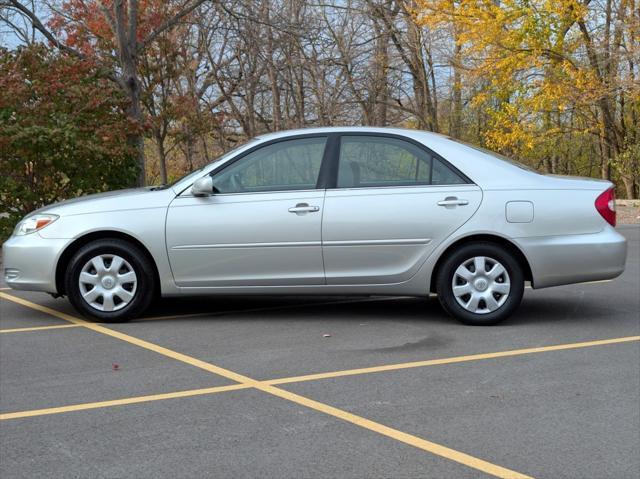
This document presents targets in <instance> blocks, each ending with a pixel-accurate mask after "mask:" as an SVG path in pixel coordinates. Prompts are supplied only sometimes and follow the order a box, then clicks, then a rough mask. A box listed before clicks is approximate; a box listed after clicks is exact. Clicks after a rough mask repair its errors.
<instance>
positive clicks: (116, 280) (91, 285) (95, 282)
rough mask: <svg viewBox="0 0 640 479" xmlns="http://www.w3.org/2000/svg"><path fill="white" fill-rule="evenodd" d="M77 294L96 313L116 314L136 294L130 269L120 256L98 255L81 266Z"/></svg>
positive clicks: (134, 275)
mask: <svg viewBox="0 0 640 479" xmlns="http://www.w3.org/2000/svg"><path fill="white" fill-rule="evenodd" d="M78 286H79V288H80V294H81V295H82V298H83V299H84V300H85V301H86V303H87V304H88V305H89V306H91V307H92V308H94V309H97V310H98V311H107V312H109V311H117V310H119V309H122V308H124V307H125V306H127V305H128V304H129V303H131V301H132V300H133V298H134V297H135V295H136V290H137V286H138V278H137V276H136V272H135V271H134V269H133V267H132V266H131V265H130V264H129V263H128V262H127V261H126V260H125V259H124V258H121V257H120V256H117V255H114V254H101V255H98V256H95V257H93V258H91V259H90V260H89V261H87V263H86V264H85V265H84V266H83V268H82V270H81V271H80V277H79V279H78Z"/></svg>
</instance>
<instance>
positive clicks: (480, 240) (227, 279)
mask: <svg viewBox="0 0 640 479" xmlns="http://www.w3.org/2000/svg"><path fill="white" fill-rule="evenodd" d="M614 200H615V198H614V190H613V185H612V184H611V183H610V182H608V181H602V180H595V179H589V178H573V177H563V176H553V175H542V174H539V173H536V172H534V171H532V170H529V169H527V168H526V167H524V166H522V165H519V164H517V163H515V162H512V161H510V160H508V159H506V158H503V157H501V156H499V155H497V154H494V153H491V152H488V151H485V150H482V149H479V148H476V147H473V146H470V145H466V144H463V143H460V142H458V141H455V140H453V139H450V138H447V137H445V136H441V135H438V134H434V133H428V132H423V131H415V130H402V129H390V128H318V129H307V130H297V131H288V132H278V133H273V134H269V135H264V136H261V137H258V138H255V139H253V140H251V141H249V142H248V143H246V144H245V145H243V146H241V147H239V148H237V149H236V150H234V151H231V152H229V153H228V154H226V155H224V156H223V157H222V158H220V159H219V160H218V161H216V162H214V163H211V164H209V165H207V166H205V167H204V168H202V169H200V170H197V171H194V172H192V173H190V174H189V175H187V176H185V177H184V178H182V179H180V180H178V181H177V182H175V183H174V184H172V185H167V186H162V187H146V188H138V189H130V190H122V191H114V192H109V193H102V194H97V195H90V196H86V197H81V198H76V199H73V200H68V201H63V202H60V203H56V204H53V205H50V206H47V207H45V208H42V209H40V210H38V211H35V212H33V213H31V214H30V215H28V216H27V217H26V218H25V219H23V220H22V221H21V222H20V223H19V224H18V225H17V226H16V229H15V232H14V234H13V235H12V236H11V238H9V239H8V240H7V241H6V242H5V243H4V245H3V255H4V278H5V281H6V283H7V285H8V286H10V287H11V288H14V289H20V290H32V291H44V292H48V293H52V294H54V295H66V296H67V297H68V298H69V300H70V301H71V303H72V304H73V305H74V307H75V308H76V309H77V310H78V311H80V312H81V313H83V314H84V315H87V316H90V317H92V318H95V319H97V320H99V321H123V320H128V319H131V318H135V317H137V316H139V315H141V314H142V313H143V312H144V311H145V309H147V307H148V306H149V305H150V304H151V302H152V301H153V299H154V298H155V297H157V296H158V295H162V296H167V297H168V296H178V295H204V294H214V295H231V294H270V295H272V294H283V295H295V294H305V295H307V294H318V295H402V296H408V295H412V296H427V295H429V293H431V292H435V293H437V294H438V297H439V300H440V302H441V304H442V306H443V308H444V309H445V310H446V311H447V312H448V313H449V314H450V315H451V316H453V317H455V318H457V319H459V320H460V321H462V322H464V323H467V324H473V325H488V324H495V323H497V322H499V321H501V320H503V319H505V318H507V317H509V316H510V315H511V314H512V313H513V312H514V311H515V310H516V308H517V307H518V306H519V304H520V302H521V299H522V295H523V291H524V285H525V282H527V281H528V282H530V283H531V286H532V287H533V288H546V287H550V286H557V285H563V284H570V283H578V282H584V281H593V280H602V279H610V278H614V277H616V276H618V275H620V274H621V273H622V272H623V270H624V267H625V260H626V240H625V239H624V237H622V236H621V235H620V234H618V233H617V232H616V230H615V229H614V226H615V202H614Z"/></svg>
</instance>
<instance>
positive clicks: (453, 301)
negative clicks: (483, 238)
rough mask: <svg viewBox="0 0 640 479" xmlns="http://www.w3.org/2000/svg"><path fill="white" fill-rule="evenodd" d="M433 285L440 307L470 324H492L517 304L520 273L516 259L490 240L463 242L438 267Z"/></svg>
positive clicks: (521, 274)
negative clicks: (472, 242) (434, 284)
mask: <svg viewBox="0 0 640 479" xmlns="http://www.w3.org/2000/svg"><path fill="white" fill-rule="evenodd" d="M436 289H437V292H438V297H439V299H440V303H441V304H442V307H443V308H444V309H445V311H447V312H448V313H449V314H450V315H451V316H453V317H454V318H456V319H458V320H459V321H461V322H463V323H465V324H470V325H492V324H496V323H499V322H500V321H503V320H504V319H506V318H508V317H509V316H510V315H511V314H512V313H513V312H514V311H515V310H516V308H517V307H518V306H519V305H520V302H521V301H522V295H523V292H524V275H523V272H522V267H521V266H520V264H519V263H518V261H517V259H516V258H514V256H513V255H512V254H511V253H510V252H509V251H507V250H505V249H504V248H502V247H500V246H498V245H496V244H493V243H476V244H467V245H464V246H462V247H460V248H459V249H457V250H455V251H454V252H453V254H451V255H450V256H449V257H448V258H447V259H446V260H445V262H444V263H443V264H442V266H441V268H440V269H439V271H438V277H437V280H436Z"/></svg>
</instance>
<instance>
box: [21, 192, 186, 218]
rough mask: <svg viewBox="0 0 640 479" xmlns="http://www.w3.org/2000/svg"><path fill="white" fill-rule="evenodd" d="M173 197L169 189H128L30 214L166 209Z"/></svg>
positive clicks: (50, 206)
mask: <svg viewBox="0 0 640 479" xmlns="http://www.w3.org/2000/svg"><path fill="white" fill-rule="evenodd" d="M174 196H175V195H174V193H173V191H172V190H171V189H154V187H150V186H148V187H143V188H128V189H124V190H115V191H107V192H105V193H96V194H92V195H86V196H79V197H78V198H72V199H69V200H64V201H60V202H58V203H53V204H51V205H47V206H44V207H43V208H40V209H38V210H36V211H34V212H32V213H31V214H36V213H51V214H56V215H60V216H63V215H79V214H87V213H100V212H104V211H121V210H136V209H145V208H158V207H166V206H167V205H168V204H169V202H170V201H171V199H172V198H173V197H174ZM31 214H30V215H29V216H31Z"/></svg>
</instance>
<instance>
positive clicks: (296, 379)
mask: <svg viewBox="0 0 640 479" xmlns="http://www.w3.org/2000/svg"><path fill="white" fill-rule="evenodd" d="M632 341H640V336H626V337H622V338H612V339H601V340H595V341H586V342H580V343H567V344H558V345H553V346H542V347H536V348H526V349H514V350H510V351H498V352H493V353H483V354H472V355H467V356H454V357H449V358H442V359H430V360H426V361H414V362H410V363H399V364H388V365H382V366H373V367H369V368H359V369H346V370H341V371H331V372H326V373H318V374H307V375H303V376H290V377H286V378H278V379H270V380H266V381H260V383H261V384H266V385H271V386H275V385H280V384H291V383H300V382H306V381H318V380H322V379H330V378H339V377H345V376H357V375H361V374H372V373H381V372H387V371H399V370H403V369H411V368H421V367H429V366H438V365H443V364H455V363H464V362H471V361H480V360H484V359H493V358H505V357H512V356H520V355H525V354H536V353H546V352H551V351H566V350H572V349H581V348H589V347H595V346H605V345H610V344H620V343H627V342H632ZM250 387H253V386H250V385H248V384H239V385H233V386H222V387H214V388H206V389H192V390H187V391H178V392H175V393H165V394H154V395H149V396H135V397H130V398H122V399H115V400H111V401H100V402H95V403H82V404H73V405H69V406H60V407H53V408H46V409H33V410H28V411H18V412H14V413H4V414H0V420H3V419H19V418H22V417H31V416H42V415H47V414H58V413H64V412H71V411H81V410H84V409H96V408H100V407H109V406H122V405H127V404H137V403H142V402H147V401H158V400H162V399H172V398H179V397H189V396H199V395H204V394H214V393H219V392H226V391H233V390H237V389H247V388H250Z"/></svg>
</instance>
